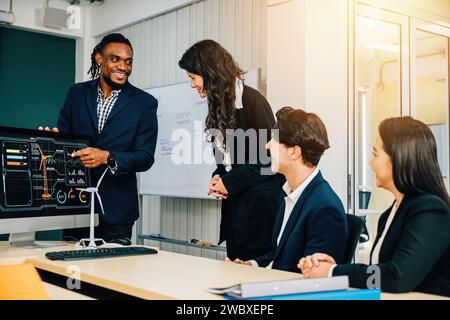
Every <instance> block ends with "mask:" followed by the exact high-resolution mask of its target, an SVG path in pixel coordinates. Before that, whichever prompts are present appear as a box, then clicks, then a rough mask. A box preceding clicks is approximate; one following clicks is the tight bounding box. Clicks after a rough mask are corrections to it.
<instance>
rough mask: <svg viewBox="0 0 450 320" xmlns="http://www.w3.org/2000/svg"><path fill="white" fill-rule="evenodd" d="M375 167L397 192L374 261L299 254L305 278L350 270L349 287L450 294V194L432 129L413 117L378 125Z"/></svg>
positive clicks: (379, 177)
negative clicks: (342, 260) (347, 261)
mask: <svg viewBox="0 0 450 320" xmlns="http://www.w3.org/2000/svg"><path fill="white" fill-rule="evenodd" d="M379 134H380V137H379V138H378V139H377V141H376V142H375V146H374V148H373V157H372V160H371V166H372V169H373V171H374V172H375V175H376V184H377V186H378V187H381V188H384V189H386V190H388V191H390V192H392V194H393V195H394V197H395V202H394V204H393V205H392V206H391V207H390V208H389V209H388V210H386V212H384V213H383V215H382V216H381V218H380V221H379V223H378V232H377V237H376V239H375V243H374V246H373V248H372V252H371V262H370V263H371V265H372V266H368V265H364V264H345V265H336V263H335V261H334V259H333V258H332V257H330V256H328V255H325V254H321V253H316V254H314V255H312V256H307V257H304V258H302V259H300V261H299V264H298V267H299V268H300V269H301V270H302V272H303V274H304V275H305V277H307V278H317V277H327V276H331V275H333V276H339V275H347V276H348V277H349V281H350V286H351V287H356V288H374V287H381V290H382V291H386V292H395V293H400V292H409V291H419V292H426V293H432V294H438V295H444V296H450V198H449V195H448V193H447V191H446V189H445V186H444V183H443V179H442V175H441V171H440V169H439V164H438V161H437V150H436V141H435V140H434V137H433V134H432V133H431V131H430V129H429V128H428V127H427V126H426V125H425V124H423V123H422V122H420V121H417V120H414V119H412V118H410V117H403V118H391V119H387V120H384V121H383V122H382V123H381V124H380V126H379Z"/></svg>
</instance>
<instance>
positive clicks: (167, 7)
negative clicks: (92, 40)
mask: <svg viewBox="0 0 450 320" xmlns="http://www.w3.org/2000/svg"><path fill="white" fill-rule="evenodd" d="M197 1H199V0H162V1H161V0H132V1H129V0H127V1H123V0H107V1H105V2H104V3H103V4H102V5H100V6H94V7H93V16H94V17H95V19H93V20H92V30H91V34H92V35H93V36H99V35H103V34H105V33H108V32H110V31H112V30H117V29H121V28H124V27H125V26H128V25H132V24H135V23H137V22H140V21H143V20H146V19H149V18H151V17H154V16H156V15H159V14H162V13H165V12H169V11H172V10H174V9H176V8H180V7H183V6H186V5H188V4H190V3H193V2H197Z"/></svg>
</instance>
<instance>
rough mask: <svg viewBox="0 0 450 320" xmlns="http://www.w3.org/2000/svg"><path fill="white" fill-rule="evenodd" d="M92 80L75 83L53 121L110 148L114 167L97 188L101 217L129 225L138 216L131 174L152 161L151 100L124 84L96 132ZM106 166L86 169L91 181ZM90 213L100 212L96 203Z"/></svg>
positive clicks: (154, 124) (153, 118) (155, 124)
mask: <svg viewBox="0 0 450 320" xmlns="http://www.w3.org/2000/svg"><path fill="white" fill-rule="evenodd" d="M97 90H98V80H93V81H88V82H83V83H77V84H75V85H73V86H72V87H71V88H70V90H69V92H68V94H67V98H66V101H65V103H64V106H63V108H62V109H61V111H60V114H59V119H58V125H57V126H58V128H59V130H60V131H61V132H65V133H71V134H82V135H88V136H90V137H91V139H92V144H93V147H96V148H99V149H102V150H107V151H110V152H113V153H114V154H115V156H116V158H117V165H118V171H117V172H116V174H115V175H114V176H113V175H112V174H107V175H106V176H105V178H104V180H103V182H102V185H101V186H100V188H99V193H100V196H101V198H102V202H103V206H104V209H105V215H104V216H101V218H102V219H103V220H105V221H106V222H108V223H111V224H131V223H133V222H134V221H135V220H136V219H137V218H138V217H139V206H138V191H137V181H136V172H141V171H147V170H148V169H149V168H150V167H151V166H152V165H153V163H154V161H155V160H154V154H155V148H156V140H157V133H158V122H157V115H156V109H157V106H158V102H157V100H156V99H155V98H154V97H153V96H151V95H150V94H148V93H146V92H144V91H142V90H140V89H138V88H136V87H134V86H132V85H131V84H130V83H127V84H125V86H124V87H123V88H122V91H121V93H120V95H119V98H118V100H117V102H116V104H115V105H114V107H113V109H112V110H111V113H110V114H109V116H108V119H107V121H106V123H105V126H104V128H103V130H102V132H101V133H100V134H99V133H98V116H97ZM105 168H106V166H101V167H99V168H96V169H94V170H91V175H92V184H93V185H95V184H96V183H97V181H98V179H99V178H100V175H101V174H102V173H103V171H104V170H105ZM96 212H101V211H100V208H99V206H98V204H97V202H96Z"/></svg>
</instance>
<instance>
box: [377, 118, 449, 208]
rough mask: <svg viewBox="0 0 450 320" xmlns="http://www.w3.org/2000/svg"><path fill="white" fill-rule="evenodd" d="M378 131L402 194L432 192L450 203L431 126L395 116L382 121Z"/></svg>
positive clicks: (410, 194)
mask: <svg viewBox="0 0 450 320" xmlns="http://www.w3.org/2000/svg"><path fill="white" fill-rule="evenodd" d="M378 130H379V133H380V137H381V140H382V141H383V149H384V151H386V153H387V154H388V155H389V156H390V157H391V159H392V170H393V176H394V183H395V186H396V187H397V189H398V190H399V191H400V192H401V193H403V194H404V195H405V196H417V195H420V194H433V195H436V196H438V197H439V198H441V199H442V200H443V201H445V202H446V203H447V204H448V205H449V206H450V197H449V195H448V193H447V190H446V189H445V185H444V180H443V178H442V173H441V170H440V169H439V163H438V160H437V148H436V140H435V139H434V136H433V133H432V132H431V130H430V128H428V126H427V125H425V124H424V123H423V122H421V121H418V120H415V119H413V118H411V117H397V118H390V119H386V120H384V121H383V122H382V123H381V124H380V126H379V127H378Z"/></svg>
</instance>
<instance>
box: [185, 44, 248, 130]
mask: <svg viewBox="0 0 450 320" xmlns="http://www.w3.org/2000/svg"><path fill="white" fill-rule="evenodd" d="M178 65H179V66H180V68H181V69H184V70H186V71H187V72H190V73H194V74H196V75H199V76H202V77H203V87H204V90H205V91H206V93H207V94H208V116H207V118H206V130H208V129H218V130H220V131H221V132H222V134H223V136H224V137H225V130H226V129H234V128H235V126H236V105H235V100H236V78H240V79H241V78H242V74H243V72H242V70H241V69H240V68H239V65H238V64H237V63H236V62H235V61H234V60H233V57H232V56H231V54H230V53H229V52H228V51H227V50H226V49H225V48H223V47H222V46H221V45H220V44H218V43H217V42H215V41H213V40H203V41H200V42H197V43H196V44H194V45H193V46H192V47H190V48H189V49H188V50H187V51H186V52H185V53H184V54H183V56H182V57H181V59H180V61H179V62H178Z"/></svg>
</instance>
